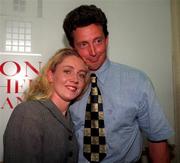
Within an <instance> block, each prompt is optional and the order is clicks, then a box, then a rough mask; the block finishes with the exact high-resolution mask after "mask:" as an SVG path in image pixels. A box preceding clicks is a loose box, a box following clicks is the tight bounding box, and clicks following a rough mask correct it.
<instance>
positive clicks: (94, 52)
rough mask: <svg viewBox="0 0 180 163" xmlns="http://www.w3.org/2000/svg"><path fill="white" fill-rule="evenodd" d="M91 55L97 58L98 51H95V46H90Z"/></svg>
mask: <svg viewBox="0 0 180 163" xmlns="http://www.w3.org/2000/svg"><path fill="white" fill-rule="evenodd" d="M90 55H91V56H96V50H95V47H94V45H91V46H90Z"/></svg>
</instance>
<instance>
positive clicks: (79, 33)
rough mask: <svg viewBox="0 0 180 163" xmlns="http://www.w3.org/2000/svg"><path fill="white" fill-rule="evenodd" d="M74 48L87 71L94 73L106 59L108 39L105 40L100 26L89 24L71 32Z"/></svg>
mask: <svg viewBox="0 0 180 163" xmlns="http://www.w3.org/2000/svg"><path fill="white" fill-rule="evenodd" d="M73 38H74V48H75V49H76V50H77V52H78V53H79V55H80V56H81V57H82V58H83V60H84V61H85V63H86V64H87V65H88V67H89V69H90V70H92V71H95V70H97V69H99V68H100V67H101V65H102V64H103V63H104V61H105V59H106V56H107V54H106V51H107V45H108V37H106V38H105V36H104V33H103V29H102V27H101V26H100V25H96V24H91V25H88V26H85V27H78V28H76V29H75V30H74V31H73Z"/></svg>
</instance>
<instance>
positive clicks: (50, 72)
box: [47, 70, 53, 82]
mask: <svg viewBox="0 0 180 163" xmlns="http://www.w3.org/2000/svg"><path fill="white" fill-rule="evenodd" d="M47 79H48V81H49V82H53V73H52V71H51V70H48V71H47Z"/></svg>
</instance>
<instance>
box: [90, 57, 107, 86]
mask: <svg viewBox="0 0 180 163" xmlns="http://www.w3.org/2000/svg"><path fill="white" fill-rule="evenodd" d="M109 66H110V60H109V58H106V60H105V61H104V63H103V64H102V66H101V67H100V68H99V69H98V70H97V71H92V73H95V74H96V76H97V79H98V80H99V81H100V82H101V83H102V84H104V81H105V79H106V77H107V74H108V73H107V72H108V68H109Z"/></svg>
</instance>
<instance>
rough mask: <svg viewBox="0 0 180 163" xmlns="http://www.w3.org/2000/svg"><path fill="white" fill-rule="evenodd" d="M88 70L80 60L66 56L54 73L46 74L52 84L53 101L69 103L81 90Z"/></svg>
mask: <svg viewBox="0 0 180 163" xmlns="http://www.w3.org/2000/svg"><path fill="white" fill-rule="evenodd" d="M87 72H88V68H87V66H86V65H85V63H84V62H83V61H82V59H81V58H79V57H77V56H67V57H65V58H64V59H63V61H62V62H61V63H60V64H58V65H57V67H56V70H55V72H52V71H49V72H48V79H49V81H50V82H51V84H52V87H53V93H52V97H51V99H52V100H53V101H54V100H55V101H59V100H60V101H64V102H70V101H71V100H73V99H75V98H76V97H77V96H78V95H79V94H80V93H81V92H82V90H83V88H84V86H85V84H86V79H87ZM55 101H54V102H55Z"/></svg>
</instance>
